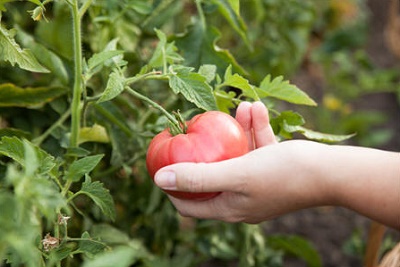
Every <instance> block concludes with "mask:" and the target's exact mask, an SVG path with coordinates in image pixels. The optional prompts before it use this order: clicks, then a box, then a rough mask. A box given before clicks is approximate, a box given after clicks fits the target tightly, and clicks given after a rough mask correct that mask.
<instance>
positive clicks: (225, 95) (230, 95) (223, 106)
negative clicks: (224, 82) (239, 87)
mask: <svg viewBox="0 0 400 267" xmlns="http://www.w3.org/2000/svg"><path fill="white" fill-rule="evenodd" d="M214 95H215V99H216V101H217V106H218V110H220V111H222V112H225V113H229V112H230V109H231V108H234V107H235V104H233V99H234V98H235V97H236V94H235V92H232V91H229V92H225V91H220V90H219V91H214Z"/></svg>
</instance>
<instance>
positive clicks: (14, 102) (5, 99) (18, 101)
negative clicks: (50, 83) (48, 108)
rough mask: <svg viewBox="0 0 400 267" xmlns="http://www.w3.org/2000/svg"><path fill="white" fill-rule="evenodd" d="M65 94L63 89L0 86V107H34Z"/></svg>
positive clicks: (8, 84) (65, 90) (7, 84)
mask: <svg viewBox="0 0 400 267" xmlns="http://www.w3.org/2000/svg"><path fill="white" fill-rule="evenodd" d="M66 92H67V89H66V88H65V87H36V88H32V87H27V88H21V87H18V86H16V85H14V84H11V83H6V84H1V85H0V107H34V106H38V105H43V104H45V103H48V102H50V101H52V100H53V99H54V98H57V97H59V96H61V95H63V94H65V93H66Z"/></svg>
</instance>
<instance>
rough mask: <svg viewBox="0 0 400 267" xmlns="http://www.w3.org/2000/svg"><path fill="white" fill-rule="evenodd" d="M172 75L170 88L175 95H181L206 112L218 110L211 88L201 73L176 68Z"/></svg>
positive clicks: (184, 68)
mask: <svg viewBox="0 0 400 267" xmlns="http://www.w3.org/2000/svg"><path fill="white" fill-rule="evenodd" d="M173 71H174V72H175V73H173V74H171V75H170V78H169V86H170V87H171V89H172V90H173V91H174V93H176V94H178V93H181V94H182V95H183V96H184V97H185V98H186V99H187V100H188V101H190V102H192V103H194V104H195V105H196V106H197V107H199V108H202V109H204V110H216V109H217V104H216V102H215V98H214V95H213V93H212V88H211V86H210V85H209V84H208V83H207V82H206V78H205V77H204V76H202V75H200V74H199V73H195V72H191V71H190V69H189V68H186V67H182V66H180V67H175V68H174V69H173Z"/></svg>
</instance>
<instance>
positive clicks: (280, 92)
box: [256, 75, 317, 106]
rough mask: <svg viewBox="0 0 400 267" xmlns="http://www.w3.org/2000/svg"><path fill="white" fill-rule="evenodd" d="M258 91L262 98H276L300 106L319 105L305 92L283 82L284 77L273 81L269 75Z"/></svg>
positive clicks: (287, 82)
mask: <svg viewBox="0 0 400 267" xmlns="http://www.w3.org/2000/svg"><path fill="white" fill-rule="evenodd" d="M256 91H257V94H258V95H259V97H260V98H264V97H274V98H278V99H281V100H284V101H287V102H290V103H294V104H299V105H309V106H316V105H317V103H315V101H314V100H312V99H311V98H310V97H309V96H308V95H307V94H306V93H305V92H304V91H302V90H300V89H299V88H298V87H297V86H295V85H293V84H290V83H289V81H285V80H283V77H282V76H278V77H276V78H274V79H272V77H271V75H267V76H266V77H265V78H264V79H263V81H262V82H261V84H260V87H259V88H256Z"/></svg>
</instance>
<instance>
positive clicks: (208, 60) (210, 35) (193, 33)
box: [174, 20, 247, 75]
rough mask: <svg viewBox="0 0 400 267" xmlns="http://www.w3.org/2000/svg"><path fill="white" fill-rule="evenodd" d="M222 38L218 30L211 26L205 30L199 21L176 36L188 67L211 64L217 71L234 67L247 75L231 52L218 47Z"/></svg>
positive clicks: (177, 43)
mask: <svg viewBox="0 0 400 267" xmlns="http://www.w3.org/2000/svg"><path fill="white" fill-rule="evenodd" d="M220 37H221V33H220V31H219V30H218V29H217V28H215V27H212V26H211V25H209V26H208V27H207V28H206V29H204V27H203V25H202V23H201V21H199V20H196V21H194V23H193V24H192V25H190V26H189V27H188V28H187V30H186V32H185V33H184V34H180V35H178V36H174V38H175V42H176V45H177V47H178V48H179V50H180V51H181V52H182V54H183V55H184V58H185V61H184V64H185V65H186V66H192V67H195V68H199V67H200V66H201V65H203V64H211V65H215V66H217V70H224V69H226V68H227V67H228V66H229V65H232V66H233V68H234V70H235V71H236V72H238V73H239V74H246V73H247V72H246V70H245V69H243V68H242V67H241V66H240V65H239V63H238V62H237V61H236V59H235V58H234V57H233V55H232V54H231V53H230V52H229V50H227V49H222V48H221V47H219V46H218V45H217V42H218V40H219V39H220ZM219 74H220V75H223V73H219Z"/></svg>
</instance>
